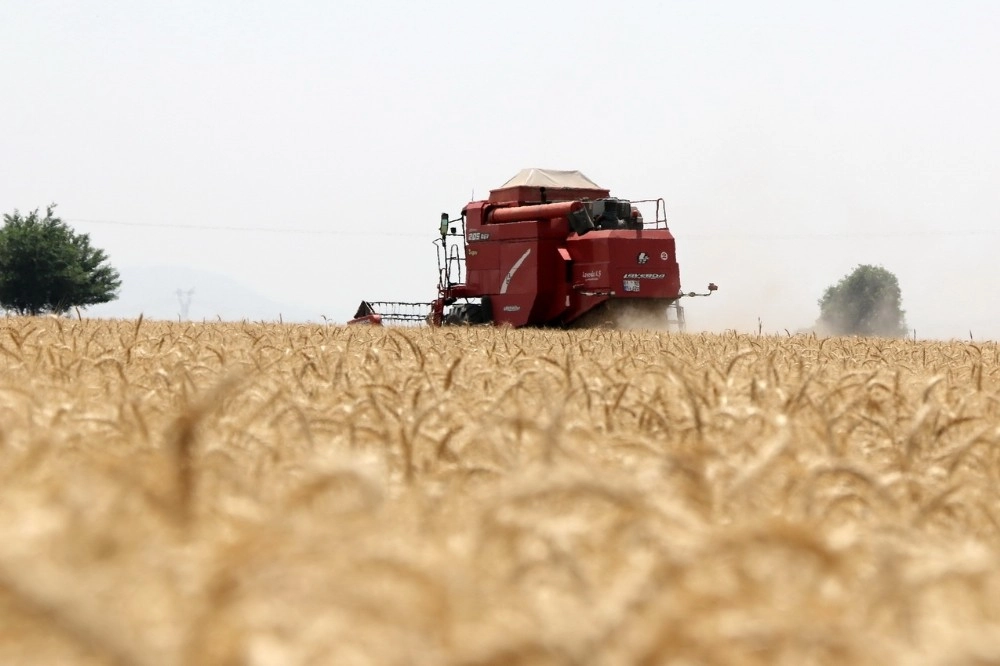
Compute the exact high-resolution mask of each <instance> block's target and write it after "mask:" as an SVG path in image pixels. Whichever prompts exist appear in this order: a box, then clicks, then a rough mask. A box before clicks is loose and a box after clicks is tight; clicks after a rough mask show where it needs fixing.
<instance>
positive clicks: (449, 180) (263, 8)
mask: <svg viewBox="0 0 1000 666" xmlns="http://www.w3.org/2000/svg"><path fill="white" fill-rule="evenodd" d="M0 26H3V28H4V29H3V40H0V90H2V91H3V97H4V100H3V104H2V105H0V210H2V211H3V212H10V211H12V210H13V209H14V208H19V209H21V210H31V209H34V208H37V207H44V206H45V205H46V204H48V203H50V202H53V201H54V202H58V204H59V209H58V210H59V212H60V214H61V215H62V216H63V217H64V218H65V219H67V220H71V221H72V223H73V225H74V226H75V227H76V228H77V229H79V230H81V231H85V232H88V233H90V234H91V238H92V240H93V242H94V243H95V244H96V245H98V246H100V247H103V248H105V249H106V250H107V251H108V253H109V254H110V256H111V258H112V263H114V264H115V265H116V266H118V267H120V268H125V267H139V266H153V265H155V266H177V267H187V268H195V269H201V270H207V271H212V272H215V273H219V274H222V275H225V276H228V277H229V278H232V279H234V280H237V281H239V282H242V283H244V284H246V285H247V286H249V287H250V288H252V289H254V290H256V291H258V292H259V293H260V294H261V295H262V296H263V297H266V298H268V299H271V300H272V301H278V302H281V303H287V304H290V305H294V306H296V307H297V309H299V310H305V311H307V312H314V313H315V317H316V318H317V319H318V318H319V315H321V314H322V315H325V316H327V317H330V318H333V319H339V320H344V319H346V318H348V317H349V316H350V315H351V314H352V313H353V310H354V308H355V307H356V305H357V302H358V301H360V300H361V299H362V298H370V299H400V300H431V299H432V298H433V296H434V292H435V283H436V273H435V258H434V249H433V247H432V246H431V241H432V240H433V238H434V234H435V232H436V226H437V222H438V218H439V215H440V213H441V212H442V211H449V212H452V213H457V212H458V211H459V210H460V209H461V207H462V205H463V204H464V203H466V202H467V201H468V199H469V197H470V195H471V194H472V192H473V191H475V193H476V194H477V195H485V194H486V192H487V191H488V190H489V189H490V188H491V187H495V186H497V185H499V184H501V183H502V182H503V181H505V180H506V179H507V178H509V177H510V176H512V175H513V174H514V173H515V172H517V171H518V170H519V169H521V168H523V167H548V168H563V169H579V170H581V171H583V172H584V173H586V174H587V175H588V176H589V177H591V178H592V179H593V180H596V181H597V182H598V183H600V184H602V185H603V186H605V187H608V188H610V189H611V190H612V193H613V194H616V195H618V196H622V197H626V198H629V197H631V198H642V197H649V196H663V197H665V198H666V199H667V202H668V210H669V214H670V220H671V228H672V230H673V231H674V233H675V235H676V236H677V238H678V241H677V243H678V255H679V259H680V262H681V278H682V281H683V285H684V288H685V289H702V288H703V287H704V285H705V284H706V283H708V282H709V281H710V280H712V281H715V282H717V283H718V284H719V285H720V291H719V292H718V294H716V295H715V296H713V297H712V298H711V299H701V300H696V301H692V302H690V303H688V310H687V314H688V320H689V323H690V324H691V325H692V326H693V327H694V328H705V329H722V328H727V327H735V328H738V329H741V330H756V327H757V320H758V317H759V318H760V319H761V320H762V321H763V325H764V328H765V329H766V330H771V331H775V330H780V329H783V328H788V329H791V330H794V329H797V328H801V327H805V326H808V325H810V324H811V323H812V322H813V321H814V320H815V318H816V316H817V315H818V308H817V305H816V300H817V299H818V298H819V296H820V295H821V294H822V291H823V289H824V288H825V287H826V286H828V285H829V284H831V283H833V282H835V281H836V280H837V279H839V278H840V277H841V276H843V275H844V274H846V273H847V272H849V271H850V270H851V269H852V268H853V267H854V266H856V265H857V264H859V263H879V264H882V265H884V266H885V267H886V268H888V269H889V270H891V271H893V272H894V273H896V275H897V276H898V277H899V280H900V284H901V287H902V290H903V299H904V307H905V308H906V310H907V313H908V321H909V324H910V326H911V328H916V329H917V334H918V336H919V337H952V336H954V337H967V336H968V334H969V330H970V329H971V330H972V332H973V334H974V335H975V336H976V337H977V338H983V337H993V338H994V339H996V338H1000V314H998V310H997V307H996V304H997V302H998V294H1000V269H998V267H997V264H996V261H995V258H996V257H997V255H998V250H1000V213H998V211H1000V166H998V163H1000V74H998V70H1000V2H995V1H990V2H986V1H983V2H975V1H961V0H959V1H956V2H950V3H943V2H914V1H909V2H903V1H900V2H889V1H878V0H866V1H864V2H855V1H838V2H810V3H806V2H801V1H794V2H792V1H789V2H780V1H774V0H772V1H767V0H765V1H761V2H753V3H750V2H726V1H718V2H694V1H690V2H652V1H650V2H646V1H637V2H617V3H612V2H579V1H577V2H545V1H544V0H535V1H532V2H527V1H521V0H506V1H505V2H503V3H482V2H475V1H465V2H459V1H454V2H450V1H449V2H443V1H442V2H425V3H417V2H403V1H398V2H396V1H387V0H381V1H380V0H371V1H368V2H336V1H333V0H330V1H327V2H319V1H316V0H313V1H305V0H285V1H283V2H276V1H274V2H263V1H254V0H241V1H239V2H237V1H236V0H212V1H211V2H205V1H204V0H199V1H197V2H195V1H188V0H174V1H172V2H152V1H148V0H127V1H126V0H122V1H112V0H94V1H91V2H85V1H81V2H53V1H47V0H3V1H2V2H0ZM99 221H101V222H99ZM111 222H114V223H117V224H111ZM259 228H265V229H273V230H274V231H255V230H246V229H259ZM241 229H242V230H241ZM190 286H192V285H188V284H164V285H163V289H164V290H165V291H166V292H168V293H172V292H173V291H174V290H175V289H177V288H179V287H184V288H187V287H190ZM197 298H198V296H197V293H196V295H195V302H196V301H197ZM134 314H136V315H137V314H138V313H137V312H136V313H134ZM274 314H275V315H276V314H277V313H274ZM248 316H257V314H256V313H248Z"/></svg>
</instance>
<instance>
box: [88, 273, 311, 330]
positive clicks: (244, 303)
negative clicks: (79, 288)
mask: <svg viewBox="0 0 1000 666" xmlns="http://www.w3.org/2000/svg"><path fill="white" fill-rule="evenodd" d="M119 272H120V273H121V277H122V288H121V292H120V294H119V297H118V300H116V301H112V302H111V303H104V304H102V305H95V306H93V307H90V308H87V311H86V314H87V315H88V316H91V317H107V318H128V319H132V318H135V317H138V316H139V315H140V314H142V315H143V316H145V317H146V318H149V319H171V320H174V321H177V320H178V319H179V318H180V317H181V314H182V305H181V298H179V297H178V294H177V292H178V290H180V291H181V292H185V293H184V294H182V296H183V297H184V298H187V294H186V292H188V291H189V290H192V289H193V290H194V291H193V293H192V294H191V296H190V305H189V307H188V311H187V317H186V319H188V320H191V321H201V320H203V319H206V320H214V319H220V318H221V319H222V320H223V321H240V320H243V319H247V320H250V321H261V320H263V321H276V320H277V319H278V317H279V315H280V317H281V319H282V320H284V321H302V322H305V321H320V320H321V317H320V313H313V312H309V311H307V310H306V309H305V308H303V307H301V306H297V305H295V304H291V303H280V302H278V301H275V300H272V299H269V298H267V297H266V296H262V295H260V294H259V293H257V292H255V291H254V290H253V289H252V288H250V287H248V286H246V285H245V284H242V283H240V282H237V281H236V280H233V279H232V278H229V277H226V276H225V275H219V274H217V273H212V272H209V271H201V270H196V269H191V268H185V267H181V266H143V267H126V268H121V269H119Z"/></svg>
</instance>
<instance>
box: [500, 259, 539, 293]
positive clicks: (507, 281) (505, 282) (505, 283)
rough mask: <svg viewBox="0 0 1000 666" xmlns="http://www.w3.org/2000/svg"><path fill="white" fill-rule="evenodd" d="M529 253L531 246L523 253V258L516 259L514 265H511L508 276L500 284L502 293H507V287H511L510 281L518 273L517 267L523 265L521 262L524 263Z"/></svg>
mask: <svg viewBox="0 0 1000 666" xmlns="http://www.w3.org/2000/svg"><path fill="white" fill-rule="evenodd" d="M529 254H531V248H530V247H529V248H528V249H527V250H525V251H524V254H522V255H521V258H520V259H518V260H517V261H515V262H514V265H513V266H511V267H510V270H509V271H508V272H507V277H505V278H504V279H503V284H502V285H500V293H501V294H506V293H507V289H508V288H509V287H510V281H511V280H513V279H514V273H516V272H517V269H518V268H520V267H521V264H523V263H524V260H525V259H527V258H528V255H529Z"/></svg>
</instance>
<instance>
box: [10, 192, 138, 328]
mask: <svg viewBox="0 0 1000 666" xmlns="http://www.w3.org/2000/svg"><path fill="white" fill-rule="evenodd" d="M54 210H55V205H54V204H53V205H51V206H49V207H48V208H47V209H46V211H45V216H44V217H42V216H41V215H40V214H39V212H38V210H37V209H36V210H35V211H33V212H31V213H29V214H28V215H22V214H21V213H19V212H18V211H16V210H15V211H14V213H13V214H11V215H4V216H3V221H4V224H3V227H2V228H0V307H3V309H5V310H11V311H14V312H16V313H18V314H22V315H25V314H27V315H39V314H42V313H45V312H53V313H56V314H61V313H63V312H65V311H66V310H68V309H69V308H72V307H86V306H88V305H95V304H97V303H107V302H108V301H111V300H114V299H115V298H117V297H118V288H119V287H120V286H121V280H120V279H119V276H118V271H116V270H115V269H114V268H112V267H111V266H110V265H109V264H108V263H107V255H105V253H104V250H100V249H98V248H94V247H91V246H90V237H89V236H88V235H87V234H77V233H75V232H74V231H73V230H72V229H71V228H70V227H69V226H68V225H67V224H66V223H65V222H63V221H62V220H61V219H59V218H58V217H56V216H55V215H54V214H53V211H54Z"/></svg>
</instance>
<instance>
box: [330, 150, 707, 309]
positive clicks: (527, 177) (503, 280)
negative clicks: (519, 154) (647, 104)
mask: <svg viewBox="0 0 1000 666" xmlns="http://www.w3.org/2000/svg"><path fill="white" fill-rule="evenodd" d="M643 208H645V209H646V210H647V212H651V213H652V217H651V218H650V219H648V220H647V219H645V218H644V217H643V214H642V209H643ZM439 231H440V238H438V239H437V240H435V241H434V244H435V246H436V248H437V256H438V276H439V277H438V290H437V291H438V296H437V298H436V299H435V300H434V301H431V302H428V303H400V302H386V301H380V302H376V301H363V302H362V304H361V307H359V309H358V312H357V314H356V315H355V318H354V319H353V320H351V322H349V323H371V324H381V323H382V322H384V321H389V322H414V321H421V320H422V321H426V322H427V323H429V324H431V325H436V326H440V325H444V324H495V325H509V326H515V327H519V326H558V327H568V326H577V325H582V326H587V325H612V326H636V327H651V328H662V327H665V326H675V327H677V328H679V329H683V328H684V323H685V321H684V309H683V307H681V305H680V299H681V298H682V297H685V296H708V295H710V294H711V293H712V292H713V291H715V289H716V286H715V285H714V284H710V285H709V286H708V292H707V293H705V294H696V293H694V292H689V293H688V294H684V293H683V292H682V291H681V284H680V267H679V265H678V263H677V254H676V248H675V240H674V236H673V234H672V233H671V232H670V229H669V228H668V226H667V217H666V206H665V204H664V201H663V199H662V198H657V199H639V200H626V199H618V198H615V197H612V196H611V192H610V191H609V190H607V189H604V188H602V187H600V186H599V185H597V184H596V183H594V182H593V181H592V180H590V179H589V178H587V177H586V176H585V175H583V174H582V173H580V172H579V171H553V170H547V169H525V170H523V171H521V172H520V173H518V174H517V175H516V176H514V177H513V178H511V179H510V180H509V181H507V182H506V183H504V184H503V185H501V186H500V187H499V188H497V189H494V190H492V191H491V192H490V196H489V197H488V198H487V199H484V200H481V201H472V202H470V203H468V204H467V205H466V206H465V207H464V208H463V209H462V212H461V214H460V215H459V216H458V217H457V218H454V219H452V218H451V216H450V215H448V214H447V213H444V214H442V215H441V223H440V229H439ZM421 308H423V310H421Z"/></svg>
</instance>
